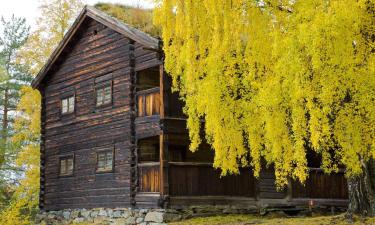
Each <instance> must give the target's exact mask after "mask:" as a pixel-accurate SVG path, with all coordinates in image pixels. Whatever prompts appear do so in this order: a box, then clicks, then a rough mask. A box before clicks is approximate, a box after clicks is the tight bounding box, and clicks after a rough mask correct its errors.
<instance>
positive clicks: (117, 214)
mask: <svg viewBox="0 0 375 225" xmlns="http://www.w3.org/2000/svg"><path fill="white" fill-rule="evenodd" d="M122 215H123V214H122V212H121V211H120V210H115V211H114V212H113V214H112V217H113V218H120V217H122Z"/></svg>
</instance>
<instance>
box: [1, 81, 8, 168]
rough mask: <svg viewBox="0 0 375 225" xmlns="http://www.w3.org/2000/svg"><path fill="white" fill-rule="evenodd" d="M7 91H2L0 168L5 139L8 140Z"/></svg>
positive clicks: (5, 143) (4, 149)
mask: <svg viewBox="0 0 375 225" xmlns="http://www.w3.org/2000/svg"><path fill="white" fill-rule="evenodd" d="M8 103H9V89H8V88H5V90H4V105H3V107H4V108H3V112H4V114H3V124H2V129H1V139H2V140H1V144H2V145H3V146H2V148H3V149H2V151H1V154H0V166H1V165H3V164H4V162H5V151H6V146H7V139H8V111H9V109H8V107H9V104H8Z"/></svg>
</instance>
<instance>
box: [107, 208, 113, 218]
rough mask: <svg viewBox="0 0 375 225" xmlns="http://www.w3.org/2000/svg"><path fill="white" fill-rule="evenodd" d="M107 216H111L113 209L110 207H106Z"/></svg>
mask: <svg viewBox="0 0 375 225" xmlns="http://www.w3.org/2000/svg"><path fill="white" fill-rule="evenodd" d="M107 216H108V217H109V218H112V217H113V210H112V209H107Z"/></svg>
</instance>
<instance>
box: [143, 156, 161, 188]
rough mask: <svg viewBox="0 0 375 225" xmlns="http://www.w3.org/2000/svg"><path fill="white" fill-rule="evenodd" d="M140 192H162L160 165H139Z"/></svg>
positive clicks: (155, 163) (153, 163) (151, 163)
mask: <svg viewBox="0 0 375 225" xmlns="http://www.w3.org/2000/svg"><path fill="white" fill-rule="evenodd" d="M138 179H139V192H159V191H160V163H159V162H150V163H139V164H138Z"/></svg>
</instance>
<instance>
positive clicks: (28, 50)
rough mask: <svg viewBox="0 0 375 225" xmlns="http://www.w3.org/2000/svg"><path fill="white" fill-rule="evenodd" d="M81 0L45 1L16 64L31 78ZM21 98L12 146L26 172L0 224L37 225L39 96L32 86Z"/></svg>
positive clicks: (64, 29) (23, 91)
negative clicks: (21, 66) (35, 219)
mask: <svg viewBox="0 0 375 225" xmlns="http://www.w3.org/2000/svg"><path fill="white" fill-rule="evenodd" d="M82 7H83V4H82V2H81V1H80V0H53V1H47V0H45V1H43V2H42V4H41V6H40V12H41V14H40V17H39V18H38V19H37V29H36V30H35V31H34V32H33V33H32V34H31V35H30V37H29V39H28V40H27V42H26V44H25V45H24V46H23V47H22V50H21V51H20V52H19V54H18V57H17V62H18V63H19V64H21V65H24V66H27V68H29V71H30V73H31V74H32V76H35V75H36V74H37V72H38V71H39V70H40V69H41V68H42V66H43V65H44V63H45V62H46V61H47V59H48V58H49V56H50V55H51V53H52V51H53V50H54V48H55V47H56V46H57V45H58V43H59V42H60V41H61V39H62V38H63V36H64V34H65V33H66V32H67V30H68V29H69V26H70V24H71V23H72V22H73V21H74V19H75V18H76V16H77V14H78V13H79V11H80V10H82ZM19 95H20V96H21V99H20V101H19V104H18V105H17V113H16V114H15V122H14V130H15V135H14V136H13V138H12V139H11V140H12V144H13V145H14V146H16V147H17V149H18V151H19V154H18V155H17V157H16V159H15V166H16V167H18V168H21V169H22V170H23V171H24V176H22V177H18V179H19V180H18V185H14V186H13V187H12V191H13V192H14V194H13V195H12V197H11V200H10V203H9V205H8V206H7V207H6V208H5V209H4V210H2V212H0V224H7V225H8V224H12V225H23V224H25V225H26V224H30V225H31V224H34V216H35V214H36V213H37V212H38V203H39V182H40V152H39V141H40V100H41V99H40V94H39V92H38V91H37V90H34V89H32V88H31V87H30V86H27V85H26V86H23V87H22V89H21V91H20V93H19Z"/></svg>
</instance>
